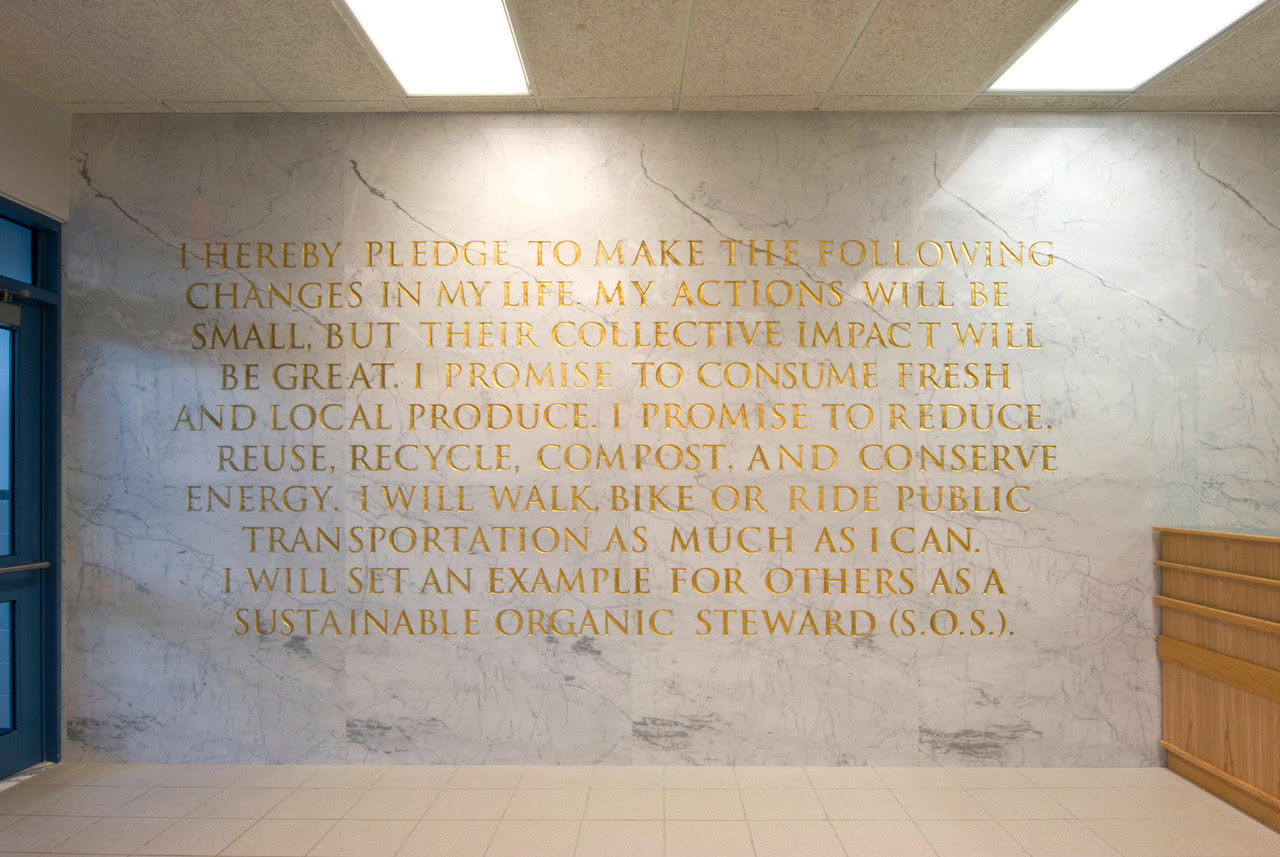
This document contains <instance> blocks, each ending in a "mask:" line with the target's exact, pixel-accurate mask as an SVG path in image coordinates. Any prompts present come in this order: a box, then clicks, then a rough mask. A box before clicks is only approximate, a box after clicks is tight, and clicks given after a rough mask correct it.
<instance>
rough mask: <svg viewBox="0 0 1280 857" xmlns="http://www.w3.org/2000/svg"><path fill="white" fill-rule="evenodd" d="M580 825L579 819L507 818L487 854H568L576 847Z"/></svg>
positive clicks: (521, 856)
mask: <svg viewBox="0 0 1280 857" xmlns="http://www.w3.org/2000/svg"><path fill="white" fill-rule="evenodd" d="M580 826H581V822H578V821H545V820H524V819H519V820H517V819H509V820H504V821H502V822H501V823H500V824H499V825H498V830H497V832H496V833H494V835H493V841H491V842H490V843H489V850H488V851H486V852H485V857H568V855H571V854H573V852H574V849H575V848H576V846H577V841H578V828H579V827H580Z"/></svg>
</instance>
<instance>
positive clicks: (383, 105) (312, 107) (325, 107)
mask: <svg viewBox="0 0 1280 857" xmlns="http://www.w3.org/2000/svg"><path fill="white" fill-rule="evenodd" d="M282 103H283V104H284V109H285V110H288V111H289V112H290V113H396V112H403V111H405V110H407V109H408V106H407V105H406V104H405V103H404V99H403V98H383V99H376V100H373V99H370V100H361V99H350V100H347V101H342V100H335V101H284V102H282Z"/></svg>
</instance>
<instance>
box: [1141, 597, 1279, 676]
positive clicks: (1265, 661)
mask: <svg viewBox="0 0 1280 857" xmlns="http://www.w3.org/2000/svg"><path fill="white" fill-rule="evenodd" d="M1163 624H1164V633H1165V635H1166V636H1169V637H1173V638H1174V639H1175V640H1185V641H1187V642H1188V643H1191V644H1192V645H1194V646H1200V647H1201V648H1205V649H1213V650H1214V651H1215V652H1222V654H1224V655H1227V656H1228V657H1232V658H1239V659H1240V660H1242V661H1250V662H1252V663H1255V664H1259V665H1261V666H1264V667H1270V668H1271V669H1273V670H1280V645H1277V644H1276V638H1275V635H1274V634H1267V633H1264V632H1262V631H1255V630H1253V629H1252V628H1245V627H1242V626H1240V625H1228V624H1226V623H1225V622H1215V621H1213V620H1212V619H1204V618H1202V617H1200V616H1192V615H1191V614H1190V613H1181V612H1179V611H1176V610H1166V611H1164V622H1163Z"/></svg>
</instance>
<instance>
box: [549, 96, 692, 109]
mask: <svg viewBox="0 0 1280 857" xmlns="http://www.w3.org/2000/svg"><path fill="white" fill-rule="evenodd" d="M671 104H672V98H671V96H669V95H650V96H636V97H632V98H598V97H595V96H590V97H586V98H562V97H558V96H552V97H549V98H543V99H542V109H543V110H565V111H610V110H670V109H671Z"/></svg>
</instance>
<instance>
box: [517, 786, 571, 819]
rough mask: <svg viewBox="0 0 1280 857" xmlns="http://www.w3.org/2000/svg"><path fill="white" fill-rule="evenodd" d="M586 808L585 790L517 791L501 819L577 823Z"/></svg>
mask: <svg viewBox="0 0 1280 857" xmlns="http://www.w3.org/2000/svg"><path fill="white" fill-rule="evenodd" d="M586 808H587V790H586V789H517V790H516V792H515V794H513V795H512V796H511V802H510V803H508V804H507V811H506V814H505V815H503V818H522V819H530V820H536V819H542V820H548V821H551V820H559V821H569V820H573V821H578V820H581V819H582V816H583V814H584V813H585V812H586Z"/></svg>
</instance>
